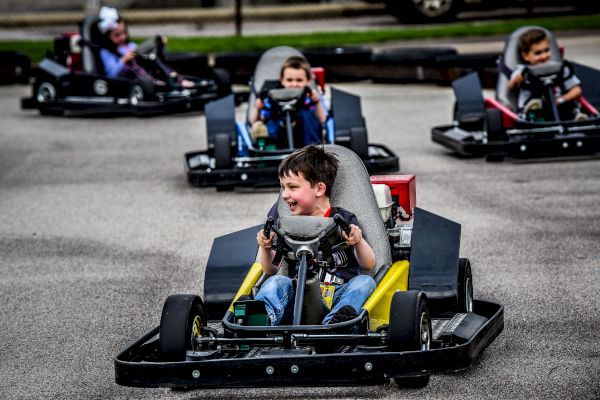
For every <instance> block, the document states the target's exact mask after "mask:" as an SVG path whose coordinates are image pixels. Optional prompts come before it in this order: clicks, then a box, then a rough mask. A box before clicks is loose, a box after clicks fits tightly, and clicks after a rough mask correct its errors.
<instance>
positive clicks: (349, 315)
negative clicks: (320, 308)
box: [328, 305, 358, 324]
mask: <svg viewBox="0 0 600 400" xmlns="http://www.w3.org/2000/svg"><path fill="white" fill-rule="evenodd" d="M356 317H358V314H357V313H356V310H355V309H354V307H352V306H351V305H345V306H343V307H342V308H340V309H339V310H337V311H336V313H335V314H333V316H332V317H331V319H330V320H329V322H328V324H337V323H340V322H344V321H350V320H351V319H354V318H356Z"/></svg>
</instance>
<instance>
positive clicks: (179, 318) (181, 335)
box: [159, 294, 207, 361]
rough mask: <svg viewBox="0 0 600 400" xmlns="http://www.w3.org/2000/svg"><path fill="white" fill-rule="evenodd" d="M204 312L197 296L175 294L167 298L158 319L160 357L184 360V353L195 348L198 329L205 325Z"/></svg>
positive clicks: (198, 333) (198, 334) (200, 300)
mask: <svg viewBox="0 0 600 400" xmlns="http://www.w3.org/2000/svg"><path fill="white" fill-rule="evenodd" d="M206 321H207V318H206V312H205V311H204V304H203V302H202V299H201V298H200V297H199V296H196V295H191V294H175V295H171V296H169V297H167V300H165V304H164V306H163V310H162V315H161V317H160V327H159V343H160V353H161V356H162V357H163V358H164V359H166V360H169V361H183V360H185V353H186V351H188V350H192V349H193V348H194V346H195V339H196V337H198V336H200V329H201V328H202V327H203V326H204V325H206Z"/></svg>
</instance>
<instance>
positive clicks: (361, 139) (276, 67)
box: [184, 46, 399, 189]
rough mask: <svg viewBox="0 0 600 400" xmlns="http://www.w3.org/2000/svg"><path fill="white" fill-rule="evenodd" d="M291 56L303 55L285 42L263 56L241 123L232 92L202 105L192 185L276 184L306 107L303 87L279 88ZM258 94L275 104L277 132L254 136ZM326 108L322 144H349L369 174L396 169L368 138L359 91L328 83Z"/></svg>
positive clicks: (297, 143) (189, 166) (391, 157)
mask: <svg viewBox="0 0 600 400" xmlns="http://www.w3.org/2000/svg"><path fill="white" fill-rule="evenodd" d="M292 56H297V57H303V55H302V53H300V52H299V51H297V50H296V49H293V48H291V47H285V46H282V47H275V48H273V49H271V50H269V51H267V52H265V53H264V54H263V55H262V57H261V58H260V60H259V62H258V64H257V67H256V73H255V76H254V78H253V81H252V82H251V88H252V90H251V93H250V96H249V100H248V111H247V117H246V120H245V121H244V122H238V123H236V121H235V105H234V98H233V96H228V97H225V98H223V99H220V100H217V101H214V102H211V103H209V104H207V105H206V110H205V114H206V127H207V142H208V143H207V149H206V150H202V151H193V152H188V153H186V154H185V157H184V163H185V172H186V175H187V178H188V181H189V182H190V184H192V185H194V186H216V187H217V189H231V188H233V187H235V186H250V187H252V186H254V187H259V186H277V185H279V179H278V177H277V168H278V166H279V164H280V162H281V160H283V159H284V158H285V157H286V156H287V155H288V154H290V153H291V152H292V151H294V150H295V149H296V148H298V147H302V146H303V145H304V143H302V140H299V139H298V138H297V137H296V135H297V133H294V131H293V129H292V126H293V125H294V116H295V115H296V113H297V111H298V110H299V108H301V107H304V106H305V102H304V101H303V100H304V99H305V92H304V91H303V90H302V89H282V88H278V87H277V83H278V82H279V73H280V69H281V66H282V65H283V63H284V62H285V60H287V59H288V58H289V57H292ZM321 77H322V75H321ZM317 80H319V79H317ZM321 84H322V85H324V82H321ZM257 96H261V97H262V98H263V99H268V101H269V102H270V104H271V105H272V107H273V108H272V111H271V112H272V113H273V114H277V116H278V118H280V120H281V121H282V125H283V126H282V129H281V131H282V134H281V135H280V137H278V138H274V137H264V138H258V139H256V140H253V138H252V135H251V133H250V124H249V122H248V121H249V120H250V116H251V115H252V112H253V109H254V106H255V100H256V98H257ZM330 108H331V110H330V113H329V114H330V117H329V119H328V120H327V122H326V124H325V126H324V129H323V143H336V144H340V145H343V146H345V147H348V148H350V149H352V150H353V151H354V152H356V153H357V154H358V155H359V156H360V158H361V159H362V160H363V162H364V164H365V165H366V167H367V170H368V171H369V172H370V173H383V172H396V171H398V169H399V161H398V157H397V156H396V155H395V154H394V153H393V152H392V151H391V150H390V149H388V148H387V147H386V146H384V145H381V144H372V143H369V142H368V138H367V129H366V126H365V121H364V118H363V116H362V110H361V105H360V98H359V97H358V96H355V95H352V94H350V93H346V92H343V91H341V90H339V89H336V88H331V107H330Z"/></svg>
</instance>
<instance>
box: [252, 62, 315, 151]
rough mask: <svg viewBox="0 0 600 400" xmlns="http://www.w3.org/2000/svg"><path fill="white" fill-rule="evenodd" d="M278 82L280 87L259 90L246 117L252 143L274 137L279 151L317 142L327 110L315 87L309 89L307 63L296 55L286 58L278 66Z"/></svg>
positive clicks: (310, 76) (310, 78) (310, 83)
mask: <svg viewBox="0 0 600 400" xmlns="http://www.w3.org/2000/svg"><path fill="white" fill-rule="evenodd" d="M279 82H280V86H281V88H271V89H268V88H263V90H261V93H260V95H259V97H258V98H257V99H256V102H255V107H254V109H253V110H252V115H251V116H250V123H251V124H252V131H251V133H252V138H253V139H254V141H256V140H257V139H258V138H259V137H264V136H270V137H275V138H276V140H277V143H278V147H282V148H285V147H292V148H293V147H296V148H299V147H302V146H303V145H308V144H313V143H321V142H322V141H323V134H322V132H323V125H324V124H325V122H326V121H327V111H326V110H325V107H324V105H323V99H322V97H321V96H320V95H319V92H318V91H317V88H314V87H312V83H313V79H312V71H311V68H310V65H309V64H308V62H307V61H306V60H305V59H304V58H302V57H298V56H293V57H290V58H288V59H287V60H286V61H285V62H284V64H283V66H282V67H281V73H280V79H279ZM282 89H283V90H282ZM288 132H293V135H289V134H288ZM290 137H293V140H291V138H290ZM286 142H287V143H286Z"/></svg>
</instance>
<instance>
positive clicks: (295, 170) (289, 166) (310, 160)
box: [279, 144, 339, 197]
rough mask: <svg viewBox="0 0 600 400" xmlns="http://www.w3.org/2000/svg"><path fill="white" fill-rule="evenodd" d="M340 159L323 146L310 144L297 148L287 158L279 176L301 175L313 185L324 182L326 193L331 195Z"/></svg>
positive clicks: (280, 167) (280, 168) (283, 162)
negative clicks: (326, 150)
mask: <svg viewBox="0 0 600 400" xmlns="http://www.w3.org/2000/svg"><path fill="white" fill-rule="evenodd" d="M338 165H339V161H338V159H337V157H336V155H335V154H333V153H327V152H325V149H324V148H323V146H319V145H314V144H313V145H310V146H306V147H304V148H302V149H300V150H296V151H295V152H293V153H292V154H290V155H289V156H287V157H286V158H285V160H283V161H282V162H281V164H280V165H279V177H280V178H284V177H286V176H289V175H290V174H295V175H300V174H302V176H303V177H304V179H306V180H307V181H308V182H309V183H310V184H311V186H314V185H316V184H318V183H319V182H323V183H324V184H325V195H326V196H327V197H329V196H331V188H332V187H333V182H334V181H335V177H336V175H337V171H338Z"/></svg>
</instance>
